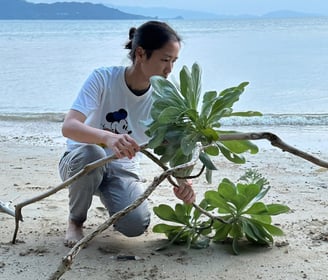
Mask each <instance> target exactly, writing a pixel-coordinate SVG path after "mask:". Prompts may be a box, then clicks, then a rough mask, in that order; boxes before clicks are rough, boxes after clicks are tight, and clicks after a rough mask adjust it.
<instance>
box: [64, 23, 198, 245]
mask: <svg viewBox="0 0 328 280" xmlns="http://www.w3.org/2000/svg"><path fill="white" fill-rule="evenodd" d="M129 35H130V36H129V38H130V41H129V42H128V43H127V44H126V46H125V47H126V48H127V49H130V53H129V57H130V58H131V60H132V64H131V65H130V66H129V67H124V66H112V67H106V68H100V69H96V70H95V71H93V73H92V74H91V75H90V76H89V78H88V79H87V80H86V82H85V83H84V85H83V87H82V89H81V90H80V92H79V94H78V97H77V99H76V100H75V102H74V103H73V105H72V107H71V109H70V110H69V112H68V113H67V115H66V118H65V120H64V123H63V127H62V133H63V135H64V136H65V137H67V138H68V139H67V152H66V153H65V154H64V156H63V157H62V159H61V161H60V163H59V170H60V175H61V177H62V179H63V180H66V179H68V178H69V177H71V176H72V175H74V174H75V173H77V172H78V171H80V170H81V169H82V168H83V167H84V166H85V165H86V164H88V163H90V162H93V161H95V160H98V159H100V158H103V157H105V156H106V155H110V154H115V155H116V156H117V157H118V160H115V161H112V162H110V163H109V164H106V165H105V166H103V167H99V168H97V169H95V170H94V171H92V172H91V173H90V174H88V175H86V176H84V177H82V178H81V179H78V180H77V181H76V182H74V183H73V184H72V185H71V186H70V188H69V211H70V212H69V218H68V228H67V232H66V237H65V245H66V246H68V247H72V246H73V245H74V244H75V243H76V242H77V241H78V240H80V239H81V238H82V237H83V231H82V226H83V223H84V222H85V220H86V219H87V212H88V209H89V207H90V206H91V202H92V197H93V195H99V196H100V199H101V201H102V203H103V204H104V205H105V207H106V208H107V209H108V211H109V214H110V215H112V214H114V213H116V212H117V211H120V210H122V209H123V208H125V207H126V206H128V205H130V204H131V203H132V202H134V201H135V199H136V198H138V197H139V196H140V195H142V193H143V187H142V185H141V184H140V180H139V175H138V174H139V172H138V170H139V164H138V158H139V157H138V151H139V150H140V147H139V146H140V145H141V144H144V143H147V142H148V140H149V139H148V138H147V136H146V135H145V133H144V131H145V130H146V127H144V126H143V124H142V123H141V122H140V121H141V120H147V119H149V118H150V109H151V106H152V98H151V94H152V88H151V85H150V81H149V80H150V77H151V76H153V75H160V76H162V77H165V78H167V76H168V75H169V74H170V72H171V71H172V68H173V65H174V62H175V61H176V60H177V58H178V54H179V51H180V47H181V45H180V43H181V39H180V37H179V36H178V34H177V33H176V32H175V31H174V30H173V29H172V28H171V27H170V26H168V25H167V24H166V23H164V22H158V21H149V22H146V23H144V24H143V25H141V26H140V27H139V28H137V29H135V28H131V29H130V33H129ZM179 184H180V187H179V188H174V193H175V195H176V196H177V197H178V198H179V199H181V200H183V201H184V202H185V203H192V202H193V201H194V200H195V193H194V191H193V189H192V187H191V183H190V182H189V181H182V182H180V183H179ZM149 222H150V212H149V210H148V207H147V202H144V203H143V204H141V205H140V206H139V207H138V208H136V209H135V210H133V211H131V212H130V213H129V214H128V215H126V216H124V217H123V218H121V219H119V220H118V221H117V223H116V224H115V225H114V226H115V228H116V229H117V230H118V231H119V232H121V233H123V234H124V235H126V236H138V235H140V234H142V233H143V232H144V231H145V230H146V229H147V227H148V225H149Z"/></svg>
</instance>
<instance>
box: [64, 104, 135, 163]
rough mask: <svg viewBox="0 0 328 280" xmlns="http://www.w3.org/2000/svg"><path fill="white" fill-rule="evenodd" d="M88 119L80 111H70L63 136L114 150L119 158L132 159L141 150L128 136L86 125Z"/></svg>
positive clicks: (66, 118)
mask: <svg viewBox="0 0 328 280" xmlns="http://www.w3.org/2000/svg"><path fill="white" fill-rule="evenodd" d="M85 120H86V117H85V115H84V114H82V113H81V112H79V111H76V110H70V111H69V112H68V113H67V115H66V117H65V120H64V123H63V126H62V134H63V136H65V137H67V138H70V139H72V140H74V141H77V142H81V143H89V144H101V145H105V146H106V147H108V148H110V149H112V150H113V152H114V154H115V155H116V156H117V157H118V158H122V157H128V158H130V159H131V158H132V157H134V156H135V154H136V152H138V151H139V150H140V147H139V145H138V144H137V143H136V141H135V140H134V139H133V138H131V137H130V136H129V135H128V134H116V133H113V132H110V131H107V130H103V129H99V128H94V127H91V126H89V125H87V124H85Z"/></svg>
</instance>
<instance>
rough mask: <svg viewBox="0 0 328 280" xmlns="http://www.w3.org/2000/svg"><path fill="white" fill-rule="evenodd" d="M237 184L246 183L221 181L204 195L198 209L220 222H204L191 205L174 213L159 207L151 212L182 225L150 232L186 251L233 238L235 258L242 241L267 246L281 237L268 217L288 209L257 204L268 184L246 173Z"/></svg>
mask: <svg viewBox="0 0 328 280" xmlns="http://www.w3.org/2000/svg"><path fill="white" fill-rule="evenodd" d="M239 181H245V183H240V182H239V183H237V184H234V183H232V182H231V181H230V180H228V179H223V180H222V181H221V183H220V184H219V186H218V189H217V190H216V191H215V190H210V191H207V192H206V193H205V199H204V200H203V201H202V202H201V204H200V206H201V207H202V208H203V209H204V210H206V211H214V212H217V213H218V214H219V216H218V217H219V218H220V219H212V218H208V217H206V219H204V215H202V213H200V212H199V211H198V210H197V209H194V211H191V206H190V205H181V204H177V205H176V206H175V210H174V209H173V208H171V207H170V206H168V205H165V204H162V205H159V206H158V207H155V208H154V212H155V214H156V215H157V216H158V217H159V218H161V219H163V220H166V221H170V222H174V223H179V224H181V225H179V226H177V225H171V224H158V225H155V226H154V228H153V231H154V232H157V233H164V234H165V235H166V236H167V238H168V239H169V240H170V241H171V243H172V242H175V243H187V244H188V247H194V248H203V247H205V246H207V245H208V244H209V242H210V240H213V241H214V242H218V241H224V240H226V239H228V238H232V249H233V252H234V253H235V254H238V253H239V250H238V242H239V241H240V240H241V239H243V238H246V239H247V240H248V241H250V242H252V243H255V244H261V245H270V244H271V243H272V242H273V236H277V235H278V236H279V235H282V234H283V231H282V230H281V229H280V228H278V227H276V226H274V225H272V218H271V216H273V215H278V214H282V213H286V212H288V211H289V208H288V207H287V206H285V205H282V204H265V203H263V202H260V200H261V199H262V198H263V197H264V196H265V195H266V194H267V192H268V191H269V189H270V187H269V186H268V187H265V186H266V185H268V182H267V180H266V179H265V178H263V177H262V175H261V174H259V173H258V172H257V171H254V170H249V171H247V172H246V173H245V175H243V176H242V177H241V178H240V180H239ZM201 218H202V219H201Z"/></svg>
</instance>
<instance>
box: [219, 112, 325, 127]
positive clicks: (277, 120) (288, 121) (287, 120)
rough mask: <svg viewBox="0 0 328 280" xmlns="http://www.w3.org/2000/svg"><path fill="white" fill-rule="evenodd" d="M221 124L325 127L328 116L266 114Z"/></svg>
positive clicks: (234, 119) (225, 120) (227, 119)
mask: <svg viewBox="0 0 328 280" xmlns="http://www.w3.org/2000/svg"><path fill="white" fill-rule="evenodd" d="M221 124H222V125H239V126H248V125H252V126H257V125H259V126H260V125H261V126H262V125H265V126H277V125H293V126H305V125H306V126H312V125H313V126H326V125H328V114H267V115H263V116H261V117H247V118H246V117H231V118H224V119H222V121H221Z"/></svg>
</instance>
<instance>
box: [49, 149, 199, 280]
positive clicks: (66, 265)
mask: <svg viewBox="0 0 328 280" xmlns="http://www.w3.org/2000/svg"><path fill="white" fill-rule="evenodd" d="M200 150H201V147H200V146H197V149H195V151H194V153H193V157H192V159H191V161H189V162H187V163H185V164H181V165H179V166H176V167H174V168H171V169H167V170H165V171H164V172H163V173H162V174H161V175H160V176H159V177H155V178H154V180H153V182H152V183H151V184H150V186H149V187H148V188H147V189H146V191H145V192H144V193H143V195H142V196H140V197H139V198H138V199H136V200H135V201H134V202H133V203H132V204H130V205H129V206H127V207H125V208H124V209H123V210H121V211H119V212H116V213H115V214H114V215H112V216H111V217H110V218H109V219H108V220H107V221H105V222H104V223H103V224H101V225H100V226H98V228H97V229H96V230H95V231H93V232H92V233H90V234H88V235H87V236H85V237H84V238H82V239H81V240H80V241H79V242H77V243H76V244H75V246H74V247H73V248H72V249H71V250H70V251H69V253H68V254H67V255H66V256H65V257H64V258H63V259H62V261H61V263H60V264H59V266H58V268H57V270H56V271H55V272H54V273H53V274H52V275H51V276H50V278H49V280H55V279H60V277H61V276H62V275H63V274H64V273H65V272H66V271H67V270H69V269H70V267H71V265H72V263H73V261H74V259H75V257H76V256H77V254H78V253H79V252H80V251H81V249H82V248H83V247H84V246H85V245H86V244H87V243H88V242H89V241H90V240H92V239H93V238H94V237H95V236H97V235H98V234H100V233H101V232H103V231H104V230H106V229H107V228H108V227H110V226H111V225H112V224H114V223H115V222H116V221H117V220H118V219H120V218H122V217H123V216H125V215H127V214H128V213H129V212H130V211H132V210H133V209H135V208H137V207H138V206H139V205H140V204H141V203H142V202H144V201H145V200H146V199H147V198H148V197H149V196H150V195H151V193H152V192H153V191H154V190H155V189H156V187H157V186H158V185H159V184H160V183H161V182H163V181H164V180H165V179H166V178H168V177H169V176H171V175H172V174H173V173H174V172H176V171H179V170H183V169H185V168H188V167H192V166H194V165H195V164H196V162H197V160H198V157H199V152H200Z"/></svg>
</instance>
